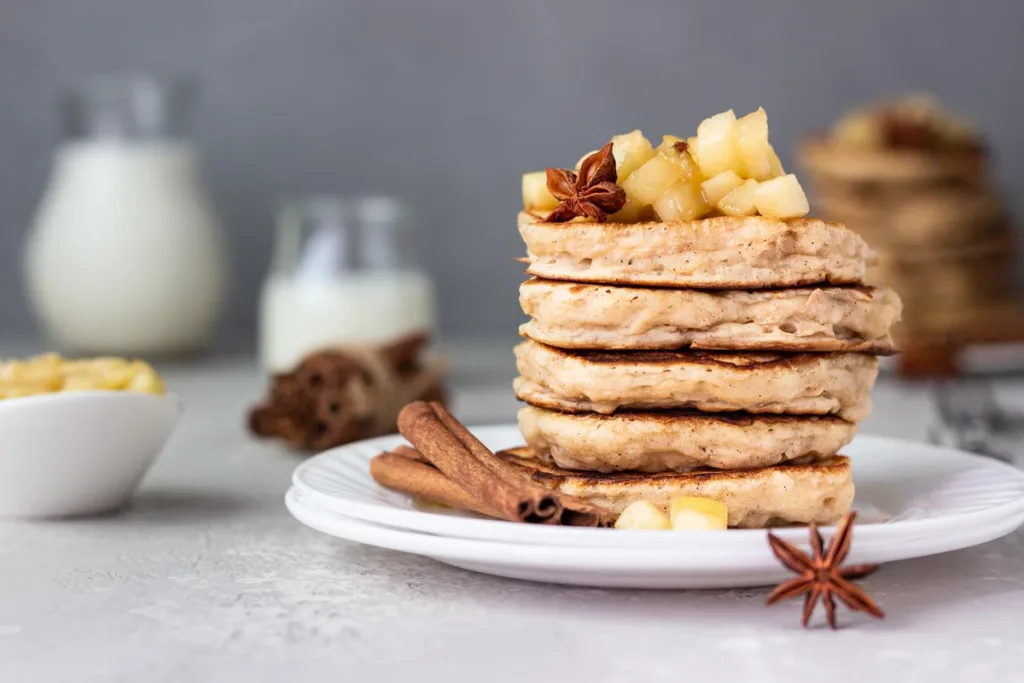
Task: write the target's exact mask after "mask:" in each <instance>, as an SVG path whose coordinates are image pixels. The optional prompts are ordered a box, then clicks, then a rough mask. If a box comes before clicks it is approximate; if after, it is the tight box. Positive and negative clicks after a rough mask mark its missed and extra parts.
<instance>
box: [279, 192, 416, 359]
mask: <svg viewBox="0 0 1024 683" xmlns="http://www.w3.org/2000/svg"><path fill="white" fill-rule="evenodd" d="M412 237H413V234H412V231H411V225H410V222H409V220H408V214H407V212H406V211H405V209H404V207H403V206H402V205H401V204H400V203H399V202H398V201H396V200H394V199H391V198H389V197H364V198H359V199H341V198H335V197H320V198H311V199H305V200H301V201H298V202H295V203H291V204H288V205H286V206H285V207H284V208H283V209H282V210H281V213H280V216H279V218H278V229H277V243H276V246H275V252H274V258H273V262H272V263H271V267H270V272H269V273H268V275H267V278H266V280H265V281H264V284H263V293H262V300H261V302H260V340H259V347H260V361H261V364H262V366H263V368H264V369H265V370H267V371H269V372H288V371H290V370H292V369H294V368H295V366H296V365H298V363H299V362H300V361H301V360H302V358H303V357H304V356H306V355H307V354H309V353H311V352H313V351H317V350H320V349H324V348H329V347H331V346H372V345H379V344H383V343H386V342H390V341H394V340H396V339H400V338H402V337H404V336H406V335H410V334H415V333H419V332H425V333H428V334H429V333H430V332H431V331H432V330H433V328H434V324H435V320H434V315H435V313H434V308H435V303H434V287H433V284H432V282H431V280H430V279H429V278H428V276H427V275H426V274H425V273H424V272H423V271H422V270H420V269H419V268H418V267H417V264H416V261H415V252H414V250H413V244H412V239H411V238H412Z"/></svg>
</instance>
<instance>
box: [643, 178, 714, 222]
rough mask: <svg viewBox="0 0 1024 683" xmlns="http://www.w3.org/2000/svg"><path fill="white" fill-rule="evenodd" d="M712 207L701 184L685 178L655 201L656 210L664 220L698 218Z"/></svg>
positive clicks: (690, 219)
mask: <svg viewBox="0 0 1024 683" xmlns="http://www.w3.org/2000/svg"><path fill="white" fill-rule="evenodd" d="M710 208H711V207H709V206H708V203H707V202H706V201H704V193H703V192H702V191H701V189H700V185H698V184H697V183H695V182H693V181H692V180H685V179H684V180H680V181H679V182H677V183H676V184H674V185H672V186H671V187H669V188H668V189H667V190H665V191H664V192H663V193H662V194H661V196H660V197H658V199H657V200H655V202H654V211H655V213H657V214H658V217H659V218H660V219H661V220H663V221H692V220H696V219H698V218H700V217H701V216H703V215H705V214H706V213H707V212H708V211H709V210H710Z"/></svg>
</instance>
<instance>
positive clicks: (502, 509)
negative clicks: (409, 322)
mask: <svg viewBox="0 0 1024 683" xmlns="http://www.w3.org/2000/svg"><path fill="white" fill-rule="evenodd" d="M398 429H399V431H400V432H401V434H402V436H404V437H405V438H406V439H408V440H409V442H410V443H411V444H412V445H413V448H409V447H407V446H400V447H399V448H396V449H395V450H393V451H391V452H390V453H382V454H380V455H378V456H377V457H375V458H373V460H371V461H370V474H371V476H372V477H373V478H374V480H375V481H376V482H377V483H378V484H380V485H381V486H386V487H388V488H391V489H395V490H397V491H401V492H403V493H406V494H409V495H413V496H417V497H420V498H423V499H425V500H429V501H431V502H435V503H441V504H443V505H447V506H449V507H453V508H457V509H460V510H469V511H472V512H478V513H480V514H483V515H487V516H488V517H495V518H497V519H504V520H507V521H510V522H525V523H528V524H561V525H568V526H611V525H612V524H613V523H614V521H615V515H614V514H613V513H612V512H611V511H610V510H606V509H605V508H602V507H600V506H598V505H594V504H593V503H590V502H588V501H585V500H582V499H580V498H576V497H575V496H570V495H567V494H564V493H561V492H559V491H551V490H549V489H547V488H545V487H544V486H542V485H540V484H538V483H536V482H534V481H532V480H530V479H529V478H528V477H527V476H524V474H523V472H522V470H520V469H518V468H516V467H514V466H512V465H510V464H508V463H506V462H504V461H502V460H501V459H500V458H498V457H497V456H496V455H495V454H494V453H492V452H491V451H490V450H489V449H488V448H487V446H485V445H484V444H483V443H482V442H481V441H480V440H479V439H477V438H476V437H475V436H473V434H472V433H471V432H470V431H469V430H468V429H466V427H465V426H464V425H463V424H461V423H460V422H459V421H458V420H456V419H455V418H454V417H452V415H451V414H450V413H449V412H448V411H447V410H445V408H444V406H442V405H441V404H440V403H437V402H434V403H427V402H424V401H416V402H414V403H410V404H409V405H407V406H406V407H405V408H403V409H402V411H401V413H400V414H399V416H398Z"/></svg>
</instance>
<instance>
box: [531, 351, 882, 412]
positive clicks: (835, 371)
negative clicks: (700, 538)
mask: <svg viewBox="0 0 1024 683" xmlns="http://www.w3.org/2000/svg"><path fill="white" fill-rule="evenodd" d="M516 364H517V366H518V368H519V374H520V376H519V377H517V378H516V380H515V391H516V396H517V398H519V399H521V400H523V401H526V402H527V403H530V404H532V405H535V406H541V407H544V408H550V409H553V410H558V411H562V412H595V413H602V414H611V413H614V412H615V411H617V410H650V409H654V410H664V409H694V410H702V411H710V412H733V411H746V412H749V413H774V414H780V413H786V414H790V415H837V416H838V417H841V418H842V419H844V420H848V421H851V422H856V421H859V420H863V419H864V418H865V417H867V414H868V413H869V412H870V410H871V396H870V391H871V386H872V385H873V384H874V381H875V377H876V376H877V375H878V360H877V359H876V358H875V357H873V356H870V355H867V354H861V353H834V354H811V353H802V354H795V355H794V354H777V353H728V352H710V351H632V352H630V351H626V352H623V351H619V352H602V351H563V350H560V349H556V348H553V347H550V346H545V345H544V344H540V343H537V342H533V341H526V342H523V343H522V344H520V345H518V346H517V347H516Z"/></svg>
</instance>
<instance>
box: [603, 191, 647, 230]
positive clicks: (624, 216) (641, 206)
mask: <svg viewBox="0 0 1024 683" xmlns="http://www.w3.org/2000/svg"><path fill="white" fill-rule="evenodd" d="M656 218H657V216H655V215H654V209H653V208H651V205H650V204H648V203H647V202H642V201H640V200H639V199H637V198H636V197H630V196H629V193H628V192H627V193H626V203H625V204H624V205H623V207H622V208H621V209H619V210H618V211H617V212H616V213H613V214H612V215H611V216H609V217H608V220H609V221H611V222H612V223H643V222H645V221H650V220H655V219H656Z"/></svg>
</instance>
